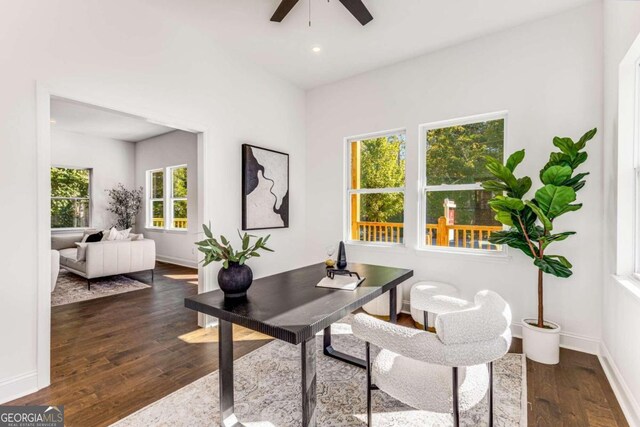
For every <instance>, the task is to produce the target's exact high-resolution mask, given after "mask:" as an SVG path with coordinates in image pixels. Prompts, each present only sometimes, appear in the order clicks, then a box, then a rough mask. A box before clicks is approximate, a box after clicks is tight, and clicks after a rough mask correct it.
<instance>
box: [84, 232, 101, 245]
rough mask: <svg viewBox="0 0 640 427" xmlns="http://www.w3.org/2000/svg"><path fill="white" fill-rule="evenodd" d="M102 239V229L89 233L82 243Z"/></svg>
mask: <svg viewBox="0 0 640 427" xmlns="http://www.w3.org/2000/svg"><path fill="white" fill-rule="evenodd" d="M101 240H102V231H98V232H97V233H94V234H90V235H89V236H87V238H86V239H84V241H83V242H82V243H93V242H99V241H101Z"/></svg>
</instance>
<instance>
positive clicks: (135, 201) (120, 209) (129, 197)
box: [105, 184, 142, 230]
mask: <svg viewBox="0 0 640 427" xmlns="http://www.w3.org/2000/svg"><path fill="white" fill-rule="evenodd" d="M105 191H106V192H107V193H108V194H109V198H110V200H109V206H108V208H107V210H108V211H109V212H111V213H112V214H114V215H115V217H116V222H115V224H114V225H115V226H116V227H117V228H119V229H121V230H126V229H128V228H131V227H133V226H134V225H135V224H136V217H137V215H138V212H140V207H141V206H142V187H140V188H137V189H133V190H129V189H127V188H126V187H125V186H124V185H122V184H118V185H117V186H116V187H115V188H112V189H110V190H105Z"/></svg>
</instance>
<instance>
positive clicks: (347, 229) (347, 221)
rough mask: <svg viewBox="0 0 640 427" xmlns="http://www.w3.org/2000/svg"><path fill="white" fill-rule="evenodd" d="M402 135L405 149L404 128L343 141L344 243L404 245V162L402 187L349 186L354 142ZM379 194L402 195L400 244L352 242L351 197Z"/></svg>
mask: <svg viewBox="0 0 640 427" xmlns="http://www.w3.org/2000/svg"><path fill="white" fill-rule="evenodd" d="M400 134H403V135H404V140H405V149H406V143H407V130H406V129H405V128H400V129H391V130H386V131H381V132H373V133H367V134H362V135H355V136H350V137H347V138H345V139H344V147H345V151H344V153H345V154H344V156H345V157H344V158H345V178H344V184H345V185H344V186H343V188H345V189H346V191H345V193H344V206H345V209H344V226H343V235H344V239H343V240H344V241H345V242H347V243H349V244H353V245H363V246H381V247H399V246H400V247H401V246H405V245H406V236H407V228H406V213H407V193H406V185H407V184H406V183H407V167H406V162H405V170H404V182H405V185H404V186H403V187H390V188H360V189H355V188H352V185H351V178H352V177H351V143H352V142H354V141H362V140H364V139H372V138H382V137H390V136H396V135H400ZM379 193H402V194H403V196H404V197H403V199H404V200H403V215H402V217H403V223H402V228H403V236H404V238H403V240H402V243H394V242H367V241H362V240H353V239H352V238H351V196H352V195H353V194H379Z"/></svg>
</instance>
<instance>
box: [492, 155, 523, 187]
mask: <svg viewBox="0 0 640 427" xmlns="http://www.w3.org/2000/svg"><path fill="white" fill-rule="evenodd" d="M486 167H487V170H488V171H489V172H491V174H492V175H493V176H495V177H496V178H498V179H500V180H502V181H503V182H504V183H505V184H507V186H508V187H509V188H514V187H516V186H517V185H518V182H517V181H516V177H515V176H513V173H512V172H511V170H509V168H507V167H506V166H504V165H503V164H502V163H500V162H499V161H497V160H496V159H494V158H493V157H487V166H486Z"/></svg>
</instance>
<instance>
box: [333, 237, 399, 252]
mask: <svg viewBox="0 0 640 427" xmlns="http://www.w3.org/2000/svg"><path fill="white" fill-rule="evenodd" d="M344 244H345V245H346V246H350V247H352V248H362V249H373V250H381V251H395V252H406V251H407V247H406V246H405V244H404V243H375V242H358V241H356V240H348V241H345V242H344Z"/></svg>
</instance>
